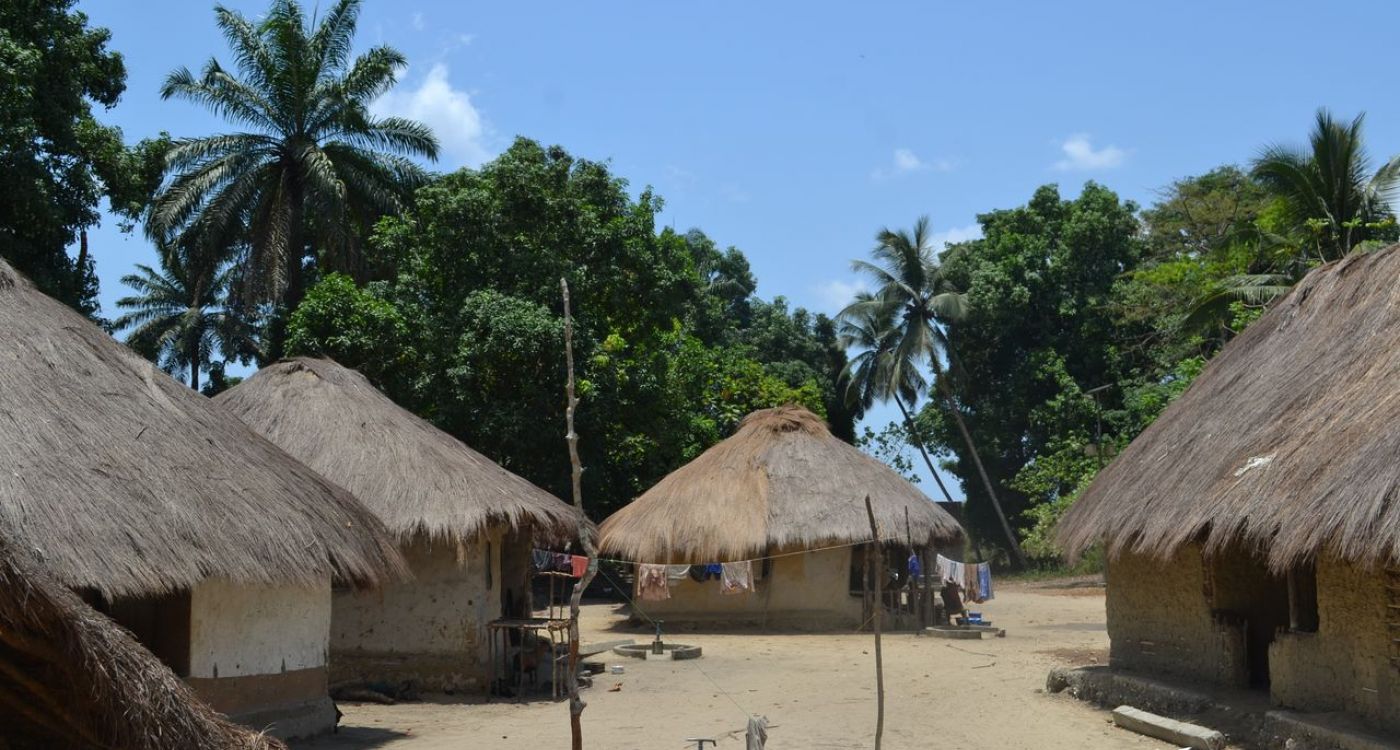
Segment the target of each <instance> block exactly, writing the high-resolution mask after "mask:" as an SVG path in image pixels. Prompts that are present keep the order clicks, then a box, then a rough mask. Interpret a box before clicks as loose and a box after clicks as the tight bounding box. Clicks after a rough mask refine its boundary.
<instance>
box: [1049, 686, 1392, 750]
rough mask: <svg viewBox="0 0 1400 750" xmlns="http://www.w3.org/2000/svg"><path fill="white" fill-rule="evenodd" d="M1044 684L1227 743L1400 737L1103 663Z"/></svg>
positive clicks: (1303, 744) (1338, 748)
mask: <svg viewBox="0 0 1400 750" xmlns="http://www.w3.org/2000/svg"><path fill="white" fill-rule="evenodd" d="M1045 689H1046V691H1047V692H1050V693H1061V692H1063V693H1066V694H1068V695H1070V696H1072V697H1075V698H1078V699H1080V700H1083V701H1086V702H1089V703H1093V704H1095V705H1098V706H1101V707H1104V708H1109V709H1112V708H1115V707H1119V706H1124V705H1127V706H1131V707H1133V708H1136V709H1140V710H1143V711H1150V712H1152V713H1155V714H1160V715H1162V716H1165V717H1168V718H1171V719H1176V720H1179V721H1188V722H1191V723H1194V724H1200V725H1204V726H1206V727H1210V728H1213V729H1216V730H1219V731H1220V732H1222V733H1223V734H1224V735H1225V738H1226V739H1227V740H1228V741H1229V743H1230V744H1231V746H1241V747H1245V748H1261V749H1265V750H1400V738H1396V737H1388V736H1386V735H1384V734H1381V733H1380V732H1378V731H1377V730H1375V729H1373V728H1371V727H1368V726H1366V725H1365V724H1363V723H1362V722H1361V721H1360V720H1359V719H1357V718H1355V717H1353V716H1349V715H1347V714H1341V713H1304V712H1299V711H1287V710H1282V709H1279V708H1277V707H1276V706H1274V705H1273V704H1272V703H1270V701H1269V697H1268V695H1266V694H1264V693H1262V692H1258V691H1249V690H1215V689H1209V688H1197V687H1193V686H1187V685H1182V684H1179V683H1174V682H1170V681H1166V680H1161V679H1158V678H1155V677H1149V676H1147V675H1142V674H1136V673H1132V672H1125V671H1121V670H1115V669H1113V668H1111V667H1102V666H1099V667H1078V668H1056V669H1052V670H1050V674H1049V676H1048V677H1047V678H1046V681H1045Z"/></svg>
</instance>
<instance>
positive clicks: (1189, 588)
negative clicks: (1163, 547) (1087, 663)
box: [1105, 546, 1247, 685]
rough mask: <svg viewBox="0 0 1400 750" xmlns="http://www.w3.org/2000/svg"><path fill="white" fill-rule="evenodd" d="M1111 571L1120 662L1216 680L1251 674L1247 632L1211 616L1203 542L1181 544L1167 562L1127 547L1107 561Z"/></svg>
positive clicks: (1114, 651) (1111, 609) (1114, 640)
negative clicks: (1247, 662) (1247, 664)
mask: <svg viewBox="0 0 1400 750" xmlns="http://www.w3.org/2000/svg"><path fill="white" fill-rule="evenodd" d="M1105 578H1106V580H1107V584H1108V585H1107V589H1106V605H1107V614H1108V636H1109V639H1110V641H1111V646H1110V650H1109V663H1110V664H1112V665H1113V666H1114V667H1117V668H1121V669H1129V670H1135V671H1140V672H1146V673H1151V674H1161V675H1172V676H1177V677H1185V678H1189V679H1195V680H1201V681H1203V682H1206V683H1209V684H1214V685H1239V684H1241V683H1242V682H1243V681H1244V680H1245V679H1246V678H1247V675H1246V673H1245V671H1244V670H1245V663H1244V637H1243V633H1242V631H1241V630H1240V629H1238V628H1235V627H1230V626H1228V625H1223V624H1221V623H1219V622H1217V621H1216V619H1215V617H1214V616H1213V615H1212V612H1211V601H1210V599H1211V594H1212V592H1211V590H1210V586H1211V581H1210V575H1209V570H1208V569H1207V567H1206V565H1204V564H1203V559H1202V556H1201V551H1200V549H1199V548H1198V547H1196V546H1186V547H1183V548H1182V549H1180V550H1178V552H1177V553H1176V555H1175V556H1174V557H1173V558H1172V559H1171V560H1168V561H1165V562H1164V561H1160V560H1156V559H1152V558H1149V557H1147V556H1145V555H1139V554H1134V553H1125V554H1122V555H1119V556H1118V557H1115V558H1113V559H1112V560H1110V561H1109V562H1108V567H1107V571H1106V573H1105Z"/></svg>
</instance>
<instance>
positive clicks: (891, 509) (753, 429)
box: [599, 406, 962, 629]
mask: <svg viewBox="0 0 1400 750" xmlns="http://www.w3.org/2000/svg"><path fill="white" fill-rule="evenodd" d="M867 495H868V496H869V497H870V500H871V504H872V506H873V508H874V511H875V518H876V523H877V525H878V526H879V528H880V535H881V537H882V539H884V540H887V541H889V542H891V543H892V546H896V547H898V548H902V550H903V551H902V553H900V554H892V555H889V556H888V559H889V560H890V562H891V563H892V565H893V566H894V567H898V568H901V569H902V568H904V566H905V563H906V560H907V554H908V551H907V550H908V549H909V548H910V547H912V548H913V551H915V552H925V551H927V550H929V549H931V548H932V547H933V546H934V545H938V544H943V543H949V542H952V541H955V540H957V539H958V538H960V537H961V535H962V528H961V527H960V526H958V524H957V522H956V521H954V520H953V519H952V517H950V516H949V515H948V514H947V513H946V512H945V511H943V510H942V509H940V508H939V507H938V506H937V505H935V504H934V502H933V501H932V500H930V499H929V498H928V496H926V495H925V494H924V493H922V492H920V491H919V490H918V489H917V488H916V487H914V485H912V484H910V483H909V482H907V481H905V480H904V479H903V478H902V477H900V476H899V475H898V474H897V473H895V472H894V471H893V470H892V469H890V468H889V467H887V466H885V465H884V464H882V463H880V462H879V461H877V460H875V459H874V458H871V457H870V456H867V455H866V454H864V453H862V452H861V451H860V450H858V449H857V448H855V447H853V446H851V445H849V444H847V443H845V442H842V441H841V440H839V439H837V438H836V437H834V436H832V434H831V432H830V430H828V429H827V426H826V424H825V423H824V422H822V420H821V419H820V418H819V417H817V416H816V415H815V414H813V413H811V412H810V411H807V410H806V409H803V408H800V407H796V406H785V407H781V408H777V409H764V410H761V411H756V412H754V413H752V414H750V415H748V416H747V417H745V418H744V421H743V422H742V423H741V424H740V426H739V429H738V431H737V432H736V433H735V434H734V435H733V436H731V437H730V438H728V439H726V440H723V441H721V442H720V443H718V444H716V445H714V446H713V447H711V448H710V449H709V450H707V451H705V452H704V453H703V454H701V455H700V456H699V457H698V458H696V459H695V460H693V461H691V462H690V463H688V464H686V465H685V466H682V467H681V468H679V469H677V470H675V471H674V472H672V473H671V474H669V475H667V476H666V477H665V478H664V479H662V480H661V481H660V482H658V483H657V484H656V486H655V487H652V488H651V489H649V490H647V491H646V492H645V493H643V494H642V495H641V496H640V497H638V498H637V499H636V500H634V501H633V502H632V503H630V504H629V505H627V506H626V507H624V508H622V509H621V510H619V511H618V512H617V513H615V514H613V515H612V516H611V517H610V518H608V519H607V520H606V521H604V522H603V525H602V527H601V530H600V535H601V538H600V540H599V550H600V554H601V555H605V556H616V557H619V558H622V559H625V560H631V561H635V562H639V563H671V564H680V565H691V566H692V569H693V570H694V567H695V566H699V565H704V564H708V563H722V562H730V561H742V560H753V559H756V558H768V559H766V560H764V561H762V562H755V563H753V565H752V568H753V574H754V578H755V587H756V591H755V593H753V594H747V595H736V596H725V595H722V594H721V593H720V590H719V589H720V587H719V585H718V584H717V583H716V582H715V581H713V580H696V579H698V578H703V576H700V575H694V576H690V575H687V576H685V577H681V578H679V579H678V580H675V581H674V582H673V583H672V584H671V586H670V598H669V599H666V600H662V601H648V602H645V603H643V604H642V605H641V606H642V607H643V608H644V609H645V611H646V614H647V615H648V616H649V617H652V618H654V619H661V620H665V621H667V622H668V623H677V622H695V623H699V622H704V623H730V624H748V623H757V624H765V625H770V626H775V627H798V628H803V629H808V628H811V629H817V628H843V627H856V626H859V625H860V624H861V623H863V622H865V621H866V619H867V617H868V609H869V607H870V606H871V604H870V600H869V599H868V591H867V583H866V582H867V581H873V577H870V576H867V575H866V574H865V573H863V571H862V568H863V565H864V564H865V563H864V561H865V549H866V543H868V542H869V541H870V540H871V533H870V522H869V518H868V516H867V513H866V509H865V498H866V496H867ZM925 562H930V561H927V560H925Z"/></svg>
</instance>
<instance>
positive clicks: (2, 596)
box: [0, 534, 285, 750]
mask: <svg viewBox="0 0 1400 750" xmlns="http://www.w3.org/2000/svg"><path fill="white" fill-rule="evenodd" d="M28 557H30V556H29V555H26V554H25V553H24V550H19V549H15V548H14V547H13V546H11V544H10V543H9V542H8V541H6V539H5V535H4V534H0V727H4V731H3V733H2V734H0V747H4V748H7V749H12V750H31V749H32V750H41V749H42V750H48V749H49V748H57V747H63V748H84V749H87V748H92V749H93V750H98V749H99V748H100V749H101V750H188V749H189V748H208V749H209V750H279V749H281V748H284V747H285V746H284V745H283V744H282V743H281V742H278V741H277V740H275V739H273V738H271V737H268V736H266V735H263V734H259V733H256V732H253V731H251V730H249V729H246V728H243V727H239V726H237V725H235V724H233V723H231V722H230V721H229V720H228V719H226V718H224V717H223V716H222V715H220V714H219V713H217V712H215V711H214V710H213V709H211V708H209V706H207V705H206V704H205V703H204V702H203V701H201V700H200V699H199V698H198V697H197V696H196V695H195V694H194V692H193V691H192V690H191V689H190V687H189V686H188V685H186V684H185V683H184V682H182V681H181V680H180V678H178V677H176V676H175V673H173V672H171V671H170V669H169V667H167V666H165V665H164V664H161V663H160V661H159V660H158V659H156V657H155V656H153V655H151V653H150V652H149V651H147V650H146V649H144V648H142V647H141V645H140V644H139V643H138V642H137V641H136V639H135V638H134V637H132V635H131V634H130V633H129V632H127V631H125V630H123V629H122V628H119V627H117V625H116V624H115V623H113V622H112V621H111V620H110V619H109V618H107V617H106V616H104V615H102V614H99V613H98V612H96V611H94V610H93V609H92V608H91V607H89V606H87V605H86V604H84V603H83V602H82V600H81V599H79V598H78V597H77V596H76V595H75V594H73V593H72V592H71V591H68V590H67V589H65V588H63V587H62V586H61V585H59V584H58V583H57V582H56V581H54V580H53V579H52V578H50V577H49V576H48V575H47V574H45V573H43V572H42V571H41V569H40V566H39V565H37V564H36V562H35V561H34V560H31V559H26V558H28Z"/></svg>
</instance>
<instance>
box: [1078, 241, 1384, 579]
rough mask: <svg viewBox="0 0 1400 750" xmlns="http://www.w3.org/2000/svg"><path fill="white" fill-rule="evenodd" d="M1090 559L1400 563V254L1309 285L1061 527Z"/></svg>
mask: <svg viewBox="0 0 1400 750" xmlns="http://www.w3.org/2000/svg"><path fill="white" fill-rule="evenodd" d="M1059 538H1060V540H1061V542H1062V543H1063V544H1064V545H1065V546H1066V548H1068V549H1070V550H1073V551H1078V550H1082V549H1083V548H1084V547H1086V546H1088V545H1090V544H1093V543H1095V542H1097V541H1100V540H1105V541H1106V542H1107V544H1108V549H1109V552H1110V553H1117V552H1119V551H1122V550H1135V551H1140V552H1147V553H1152V554H1156V555H1166V554H1168V553H1170V552H1171V551H1172V550H1173V549H1175V548H1176V547H1177V546H1179V545H1181V544H1183V543H1185V542H1189V541H1197V540H1199V541H1203V542H1204V543H1205V544H1206V545H1207V549H1210V550H1216V549H1220V548H1221V547H1222V546H1224V545H1226V544H1229V543H1232V542H1236V541H1243V542H1245V543H1249V544H1252V545H1255V546H1258V547H1260V548H1261V549H1264V550H1265V551H1266V552H1267V554H1268V557H1269V561H1270V563H1271V564H1272V565H1273V566H1274V567H1275V568H1276V569H1283V568H1286V567H1288V566H1290V565H1292V564H1294V563H1296V562H1299V561H1302V560H1304V559H1307V558H1309V557H1312V556H1314V555H1316V554H1318V553H1319V552H1322V551H1323V550H1324V549H1325V550H1327V551H1328V552H1329V553H1332V554H1337V555H1340V556H1342V557H1345V558H1347V559H1351V560H1355V561H1359V562H1364V563H1377V562H1384V561H1395V560H1400V246H1393V247H1390V248H1387V249H1385V250H1380V251H1376V252H1373V253H1369V254H1358V255H1353V256H1350V257H1348V258H1346V259H1344V260H1341V261H1338V262H1336V263H1332V264H1330V265H1327V266H1324V267H1322V268H1319V269H1317V270H1315V271H1313V272H1312V273H1310V274H1308V276H1307V277H1306V278H1304V279H1303V280H1302V281H1301V282H1299V283H1298V285H1297V286H1296V287H1295V288H1294V289H1293V291H1292V292H1291V293H1289V294H1288V296H1287V297H1285V298H1284V299H1282V300H1280V301H1279V302H1278V303H1277V304H1276V305H1275V306H1274V307H1273V309H1271V310H1270V311H1269V312H1268V313H1266V314H1265V315H1264V316H1263V317H1262V318H1260V319H1259V320H1258V321H1256V322H1255V323H1254V324H1253V325H1251V326H1249V327H1248V328H1247V329H1245V331H1244V332H1243V333H1241V334H1240V335H1239V336H1238V337H1237V338H1235V339H1234V340H1233V341H1231V342H1230V343H1229V344H1227V345H1226V346H1225V347H1224V349H1222V350H1221V352H1220V353H1219V354H1218V355H1217V356H1216V357H1215V359H1213V360H1211V362H1210V363H1209V364H1208V365H1207V366H1206V368H1205V370H1204V371H1202V372H1201V374H1200V375H1199V376H1198V377H1197V378H1196V380H1195V382H1194V383H1192V384H1191V387H1190V388H1188V389H1187V390H1186V392H1185V393H1184V394H1182V395H1181V397H1180V398H1178V399H1177V400H1176V402H1174V403H1173V404H1172V405H1171V406H1169V407H1168V408H1167V409H1166V410H1165V411H1164V412H1163V413H1162V415H1161V416H1160V417H1158V418H1157V421H1156V422H1154V423H1153V424H1152V425H1151V426H1150V427H1148V428H1147V429H1146V430H1144V431H1143V433H1142V434H1141V435H1139V436H1138V438H1137V439H1136V440H1134V441H1133V442H1132V444H1131V445H1129V446H1128V448H1127V449H1126V450H1124V451H1123V452H1122V454H1121V455H1119V456H1118V457H1117V459H1116V460H1114V461H1113V463H1111V464H1110V465H1109V466H1108V467H1106V468H1105V469H1104V470H1103V471H1102V472H1101V473H1100V474H1099V476H1098V477H1097V478H1096V479H1095V480H1094V482H1093V483H1092V484H1091V485H1090V486H1089V488H1088V489H1087V490H1086V491H1085V492H1084V494H1083V496H1082V497H1081V498H1080V499H1079V500H1078V501H1077V502H1076V503H1075V504H1074V505H1073V506H1072V507H1071V508H1070V510H1069V512H1068V513H1067V514H1066V515H1065V518H1064V520H1063V521H1062V522H1061V524H1060V530H1059Z"/></svg>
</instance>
